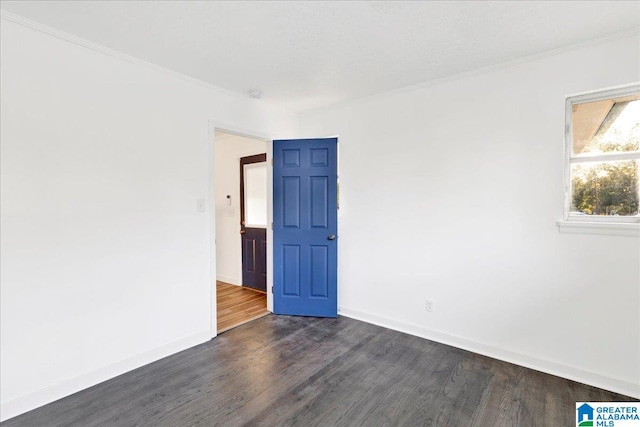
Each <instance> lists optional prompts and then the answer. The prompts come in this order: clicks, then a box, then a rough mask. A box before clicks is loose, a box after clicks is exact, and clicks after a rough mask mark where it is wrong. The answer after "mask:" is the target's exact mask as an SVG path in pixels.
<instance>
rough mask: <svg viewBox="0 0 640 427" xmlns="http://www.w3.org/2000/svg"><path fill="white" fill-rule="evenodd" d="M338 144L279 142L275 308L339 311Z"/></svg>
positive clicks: (304, 312) (289, 311)
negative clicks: (337, 238)
mask: <svg viewBox="0 0 640 427" xmlns="http://www.w3.org/2000/svg"><path fill="white" fill-rule="evenodd" d="M337 144H338V140H337V138H326V139H304V140H278V141H274V142H273V160H274V161H273V218H274V221H273V237H274V238H273V241H274V307H273V308H274V313H275V314H291V315H302V316H319V317H336V316H337V314H338V295H337V290H338V287H337V266H338V248H337V240H336V238H335V236H337V235H338V214H337V208H338V206H337V181H338V177H337V157H338V146H337Z"/></svg>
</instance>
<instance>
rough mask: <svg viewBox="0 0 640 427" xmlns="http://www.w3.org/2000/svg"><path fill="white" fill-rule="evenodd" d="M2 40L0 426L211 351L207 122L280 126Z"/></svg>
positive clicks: (186, 85)
mask: <svg viewBox="0 0 640 427" xmlns="http://www.w3.org/2000/svg"><path fill="white" fill-rule="evenodd" d="M1 31H2V33H1V41H2V45H1V54H2V57H1V64H2V73H1V76H2V82H1V85H2V86H1V89H2V104H1V111H2V116H1V121H2V126H1V132H2V133H1V141H2V145H1V149H2V152H1V157H2V165H1V168H2V176H1V182H2V189H1V192H2V200H1V206H2V224H1V227H2V240H1V249H2V277H1V281H2V287H1V304H2V305H1V316H2V317H1V328H2V329H1V339H2V341H1V353H0V361H1V377H2V388H1V396H2V402H1V405H2V406H1V409H2V414H1V417H2V419H6V418H9V417H12V416H14V415H17V414H19V413H21V412H24V411H26V410H29V409H32V408H34V407H37V406H39V405H42V404H44V403H48V402H50V401H52V400H55V399H57V398H59V397H62V396H64V395H67V394H70V393H72V392H75V391H77V390H80V389H82V388H85V387H88V386H90V385H93V384H95V383H98V382H100V381H102V380H105V379H107V378H110V377H113V376H115V375H118V374H120V373H122V372H125V371H127V370H130V369H133V368H135V367H137V366H140V365H143V364H145V363H149V362H151V361H153V360H155V359H158V358H160V357H163V356H165V355H168V354H171V353H173V352H176V351H179V350H182V349H184V348H187V347H190V346H192V345H195V344H197V343H200V342H203V341H206V340H208V339H209V338H210V336H211V318H210V314H211V308H210V307H211V303H212V301H211V293H210V292H211V291H210V289H211V286H210V282H211V274H212V272H211V264H212V263H211V255H212V254H211V241H210V235H211V234H210V230H209V227H210V225H209V224H210V220H209V217H210V215H211V213H210V211H211V210H210V209H209V206H211V205H210V197H209V194H208V193H209V191H210V177H209V161H210V157H209V145H208V144H209V135H208V131H209V129H208V127H209V120H213V121H214V122H215V123H218V124H225V125H228V127H232V128H234V127H235V128H242V129H255V130H257V131H258V132H260V133H261V134H266V135H270V134H273V133H275V132H278V133H280V134H282V133H286V132H290V129H291V122H289V121H288V120H287V116H286V114H284V113H282V114H281V113H279V112H278V113H277V115H276V114H272V113H271V111H272V109H271V108H269V106H268V105H266V106H265V103H264V102H262V101H255V100H251V99H249V98H248V97H246V98H245V97H241V96H234V95H230V94H227V93H225V92H223V91H220V90H215V89H214V88H208V87H206V86H205V85H198V84H195V83H193V82H190V81H188V79H181V78H179V77H177V76H175V75H171V74H170V73H165V72H162V71H160V70H158V69H156V68H154V67H149V66H145V65H141V64H138V63H131V62H127V61H125V60H121V59H116V58H115V57H113V56H109V55H106V54H104V53H99V52H97V51H95V50H91V49H88V48H86V47H83V46H80V45H78V44H75V43H70V42H69V41H65V40H62V39H60V38H56V37H53V36H51V35H48V34H45V33H43V32H39V31H36V30H34V29H31V28H27V27H25V26H22V25H19V24H17V23H14V22H10V21H9V20H5V19H4V18H3V20H2V26H1ZM200 198H203V199H205V200H206V203H207V211H208V213H198V212H197V211H196V200H197V199H200ZM214 274H215V272H214Z"/></svg>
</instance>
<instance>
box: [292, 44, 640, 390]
mask: <svg viewBox="0 0 640 427" xmlns="http://www.w3.org/2000/svg"><path fill="white" fill-rule="evenodd" d="M639 54H640V44H639V41H638V37H637V36H635V37H627V38H624V39H619V40H616V41H610V42H607V43H603V44H599V45H593V46H590V47H584V48H581V49H577V50H573V51H567V52H564V53H558V54H556V55H553V56H548V57H545V58H538V59H537V60H532V61H530V62H526V63H521V64H519V65H517V64H512V65H511V66H508V67H502V68H497V69H493V70H492V71H486V72H483V73H476V74H474V75H467V76H466V77H461V78H459V79H455V80H449V81H442V82H440V83H439V84H433V85H423V86H421V87H414V88H411V89H407V90H402V91H397V92H394V93H389V94H386V95H381V96H377V97H373V98H369V99H365V100H361V101H358V102H353V103H350V104H345V105H342V106H336V107H333V108H327V109H324V110H320V111H316V112H311V113H307V114H304V115H303V116H302V119H301V128H302V131H303V134H304V136H309V137H310V136H316V135H332V134H333V135H335V134H338V135H340V197H341V200H340V202H341V203H340V208H341V209H340V261H339V270H340V273H339V307H340V312H341V313H342V314H344V315H348V316H352V317H356V318H360V319H365V320H368V321H372V322H374V323H378V324H381V325H385V326H389V327H392V328H396V329H400V330H404V331H407V332H410V333H414V334H417V335H420V336H424V337H427V338H432V339H435V340H437V341H442V342H448V343H451V344H453V345H456V346H459V347H463V348H468V349H471V350H474V351H478V352H480V353H484V354H488V355H491V356H494V357H498V358H502V359H505V360H510V361H513V362H516V363H519V364H523V365H526V366H531V367H534V368H537V369H540V370H544V371H547V372H552V373H556V374H559V375H561V376H565V377H569V378H574V379H577V380H580V381H582V382H586V383H590V384H594V385H597V386H601V387H604V388H609V389H612V390H617V391H620V392H623V393H626V394H629V395H633V396H636V397H639V396H640V367H639V365H640V315H639V313H640V293H639V287H640V241H639V240H640V239H638V237H628V236H607V235H589V234H565V233H560V232H559V231H558V228H557V226H556V220H558V219H560V218H561V217H562V206H563V188H562V185H563V184H562V183H563V136H564V134H563V129H564V107H565V103H564V101H565V96H566V95H568V94H573V93H576V92H582V91H588V90H595V89H599V88H604V87H608V86H614V85H620V84H626V83H630V82H633V81H637V80H639V77H640V69H639V64H640V60H639V59H640V58H639ZM426 298H432V299H434V300H435V311H434V312H433V313H427V312H426V310H425V299H426Z"/></svg>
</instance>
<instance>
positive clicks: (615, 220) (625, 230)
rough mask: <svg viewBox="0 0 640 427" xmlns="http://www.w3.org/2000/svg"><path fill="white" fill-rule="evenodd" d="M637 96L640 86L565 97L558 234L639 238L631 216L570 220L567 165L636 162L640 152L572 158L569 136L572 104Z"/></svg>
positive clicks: (639, 220)
mask: <svg viewBox="0 0 640 427" xmlns="http://www.w3.org/2000/svg"><path fill="white" fill-rule="evenodd" d="M635 94H640V83H633V84H629V85H625V86H618V87H614V88H608V89H603V90H598V91H594V92H588V93H582V94H577V95H570V96H567V98H566V102H565V139H564V141H565V149H564V151H565V161H564V212H563V219H562V220H561V221H558V225H559V226H560V229H561V231H569V232H581V231H585V232H596V233H603V234H631V235H640V217H638V216H632V217H629V216H627V217H625V216H619V217H618V216H592V215H586V216H571V215H569V212H570V209H571V197H572V189H571V165H572V164H576V163H586V162H598V161H600V162H601V161H616V160H638V161H640V151H635V152H621V153H620V152H619V153H604V154H598V155H593V156H583V157H578V156H575V157H574V156H573V155H572V153H573V134H572V127H573V126H572V118H573V117H572V107H573V105H575V104H583V103H586V102H594V101H601V100H605V99H611V98H622V97H625V96H629V95H635Z"/></svg>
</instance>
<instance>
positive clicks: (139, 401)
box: [2, 315, 633, 427]
mask: <svg viewBox="0 0 640 427" xmlns="http://www.w3.org/2000/svg"><path fill="white" fill-rule="evenodd" d="M628 400H633V399H630V398H627V397H624V396H621V395H617V394H614V393H610V392H607V391H604V390H600V389H597V388H593V387H589V386H586V385H583V384H579V383H576V382H572V381H569V380H565V379H562V378H558V377H554V376H551V375H547V374H543V373H540V372H537V371H533V370H530V369H526V368H522V367H519V366H516V365H512V364H509V363H505V362H500V361H497V360H494V359H490V358H488V357H484V356H479V355H477V354H474V353H469V352H467V351H464V350H459V349H456V348H453V347H449V346H446V345H442V344H438V343H434V342H432V341H428V340H424V339H421V338H417V337H413V336H411V335H406V334H403V333H400V332H396V331H392V330H389V329H385V328H381V327H378V326H374V325H370V324H367V323H363V322H359V321H357V320H352V319H348V318H344V317H339V318H338V319H318V318H303V317H287V316H273V315H269V316H266V317H262V318H260V319H258V320H255V321H253V322H251V323H247V324H245V325H243V326H239V327H237V328H235V329H233V330H230V331H228V332H226V333H225V334H223V335H221V336H219V337H218V338H216V339H215V340H212V341H210V342H208V343H205V344H202V345H199V346H197V347H194V348H191V349H188V350H185V351H183V352H181V353H178V354H176V355H173V356H170V357H167V358H165V359H162V360H160V361H158V362H155V363H152V364H150V365H147V366H144V367H142V368H140V369H137V370H135V371H132V372H129V373H127V374H124V375H121V376H120V377H117V378H114V379H112V380H109V381H107V382H104V383H102V384H99V385H97V386H95V387H92V388H90V389H87V390H84V391H82V392H79V393H76V394H74V395H72V396H69V397H67V398H64V399H62V400H59V401H57V402H54V403H52V404H49V405H47V406H44V407H42V408H39V409H36V410H34V411H31V412H29V413H27V414H24V415H21V416H19V417H16V418H13V419H11V420H8V421H6V422H5V423H2V426H3V427H4V426H6V427H15V426H29V427H34V426H83V427H89V426H195V425H203V426H214V425H215V426H225V427H226V426H289V425H295V426H305V427H306V426H451V427H461V426H464V427H468V426H482V427H485V426H487V427H494V426H495V427H498V426H545V427H546V426H553V427H556V426H558V427H559V426H572V425H575V421H574V420H575V415H574V414H575V402H576V401H628Z"/></svg>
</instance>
